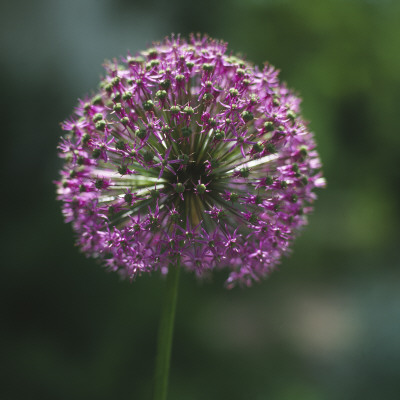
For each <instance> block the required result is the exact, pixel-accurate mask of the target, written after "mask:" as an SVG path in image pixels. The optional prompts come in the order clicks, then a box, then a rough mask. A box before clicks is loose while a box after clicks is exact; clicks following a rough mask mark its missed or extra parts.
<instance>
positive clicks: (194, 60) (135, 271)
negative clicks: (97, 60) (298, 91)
mask: <svg viewBox="0 0 400 400" xmlns="http://www.w3.org/2000/svg"><path fill="white" fill-rule="evenodd" d="M105 70H106V75H105V77H104V79H103V80H102V81H101V85H100V89H99V91H98V93H97V94H96V95H94V96H92V97H87V98H85V99H84V100H81V101H79V104H78V106H77V107H76V109H75V112H74V115H73V116H72V117H71V118H70V119H69V120H67V121H66V122H64V123H63V124H62V129H63V130H64V131H65V132H66V133H65V135H64V138H62V139H61V143H60V145H59V151H60V156H61V157H62V158H63V159H64V161H65V165H64V168H63V170H62V171H61V179H60V180H59V181H58V182H57V186H58V198H59V199H60V200H61V201H62V202H63V213H64V216H65V220H66V221H67V222H72V225H73V229H74V230H75V232H76V236H77V243H78V245H79V246H80V247H81V249H82V250H83V251H84V252H85V253H86V254H88V255H89V256H92V257H95V258H97V259H100V260H102V262H103V264H105V265H106V266H107V268H108V269H110V270H113V271H119V273H121V274H122V275H123V276H126V277H129V278H131V279H133V278H135V277H136V276H137V275H140V274H142V273H144V272H151V271H155V270H161V271H162V272H166V271H167V268H168V266H169V265H170V264H171V263H176V262H177V261H178V259H179V260H180V263H181V265H182V266H183V267H184V268H187V269H190V270H193V271H195V273H196V274H197V275H199V276H200V275H204V274H205V273H206V272H208V271H212V270H214V269H216V268H223V267H226V268H227V269H229V271H230V273H229V277H228V279H227V286H228V287H232V286H234V285H236V284H237V283H239V284H244V285H250V284H251V283H252V282H253V281H257V280H259V279H260V278H261V277H264V276H266V275H268V274H269V273H270V272H271V271H272V270H273V269H274V268H275V266H276V265H277V264H278V263H279V261H280V259H281V256H282V255H283V254H285V253H287V252H288V251H289V247H290V244H291V242H292V241H293V239H294V238H295V236H296V235H297V234H298V232H299V230H300V228H302V227H303V226H304V225H305V224H306V222H307V214H309V213H310V211H311V210H312V207H311V205H312V203H313V202H314V200H315V194H314V192H313V190H314V189H315V188H317V187H322V186H324V179H323V177H322V174H321V172H320V167H321V163H320V160H319V157H318V154H317V151H316V149H315V142H314V140H313V137H312V134H311V133H310V132H309V130H308V128H307V125H306V123H305V122H304V121H303V119H302V117H301V116H300V114H299V103H300V99H299V98H298V97H296V96H295V95H294V94H293V93H292V92H291V91H290V90H289V89H288V88H287V87H286V86H285V85H284V84H281V83H280V82H279V81H278V72H277V71H276V70H275V69H274V68H273V67H272V66H270V65H268V64H265V66H264V67H263V68H262V69H259V68H258V67H257V66H253V65H252V64H251V63H249V62H247V61H244V60H242V59H240V58H238V57H235V56H232V55H228V54H227V45H226V43H223V42H221V41H216V40H212V39H210V38H208V37H207V36H199V35H197V36H194V35H192V36H191V37H190V39H189V40H188V41H186V40H183V39H181V38H180V37H179V36H178V37H174V36H172V37H170V38H166V39H165V40H164V41H163V42H162V43H155V44H154V45H153V47H152V48H150V49H147V50H146V51H143V52H141V53H139V54H138V55H136V56H135V57H132V56H130V55H128V56H127V57H126V58H122V59H121V61H117V60H113V61H111V62H108V63H107V64H106V65H105Z"/></svg>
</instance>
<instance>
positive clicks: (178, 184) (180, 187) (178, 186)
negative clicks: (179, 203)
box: [175, 182, 185, 193]
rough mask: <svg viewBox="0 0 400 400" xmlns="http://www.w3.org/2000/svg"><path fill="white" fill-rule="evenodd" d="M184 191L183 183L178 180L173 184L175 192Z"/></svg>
mask: <svg viewBox="0 0 400 400" xmlns="http://www.w3.org/2000/svg"><path fill="white" fill-rule="evenodd" d="M184 191H185V185H184V184H183V183H180V182H178V183H177V184H176V185H175V192H176V193H183V192H184Z"/></svg>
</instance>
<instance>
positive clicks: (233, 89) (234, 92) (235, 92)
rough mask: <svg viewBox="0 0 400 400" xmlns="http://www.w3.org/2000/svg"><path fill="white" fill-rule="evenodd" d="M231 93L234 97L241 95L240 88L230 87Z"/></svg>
mask: <svg viewBox="0 0 400 400" xmlns="http://www.w3.org/2000/svg"><path fill="white" fill-rule="evenodd" d="M229 93H230V95H231V96H232V97H237V96H238V95H239V90H237V89H235V88H232V89H229Z"/></svg>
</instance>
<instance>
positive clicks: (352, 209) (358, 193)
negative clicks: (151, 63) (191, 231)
mask: <svg viewBox="0 0 400 400" xmlns="http://www.w3.org/2000/svg"><path fill="white" fill-rule="evenodd" d="M192 31H194V32H197V31H199V32H207V33H208V34H209V35H210V36H213V37H216V38H222V39H224V40H226V41H227V42H228V43H229V46H230V49H231V50H232V51H234V52H241V53H243V54H245V55H246V57H247V58H248V59H249V60H252V61H254V62H256V63H258V64H262V62H263V61H265V60H268V61H269V62H271V63H272V64H273V65H275V66H276V67H277V68H279V69H281V70H282V73H281V75H280V77H281V79H282V80H285V81H287V82H288V84H289V86H290V87H292V88H295V89H296V90H297V91H298V92H299V93H301V96H302V97H303V100H304V102H303V114H304V115H305V117H306V119H308V120H310V121H311V128H312V130H313V131H314V132H315V134H316V140H317V142H318V145H319V151H320V154H321V158H322V161H323V163H324V172H325V175H326V177H327V180H328V188H327V189H326V190H321V191H319V193H318V195H319V201H318V202H317V203H316V209H315V212H314V214H313V215H312V216H311V218H310V225H309V227H308V228H307V229H306V230H305V231H304V233H303V234H302V236H301V237H300V238H299V239H298V240H297V241H296V243H295V245H294V252H293V255H292V256H291V257H290V258H288V259H285V260H284V261H283V263H282V265H281V268H280V271H278V272H275V273H274V274H273V275H271V277H270V278H269V279H268V280H266V281H264V282H262V283H261V284H258V285H255V286H254V287H253V288H252V289H245V290H241V289H235V290H233V291H227V290H225V289H224V288H223V281H224V278H225V276H226V275H225V274H224V273H219V274H216V275H215V276H214V279H213V281H212V282H203V283H201V282H200V283H199V282H197V281H196V280H195V279H194V276H192V275H191V274H184V275H183V277H182V281H181V287H180V294H179V303H178V310H177V320H176V330H175V341H174V348H173V360H172V369H171V379H170V397H169V398H170V399H174V400H183V399H185V400H200V399H201V400H202V399H209V400H216V399H229V400H242V399H246V400H264V399H268V400H303V399H304V400H328V399H341V400H347V399H349V400H350V399H351V400H356V399H357V400H358V399H360V400H361V399H362V400H368V399H374V400H375V399H385V400H391V399H393V400H395V399H396V400H397V399H399V398H400V290H399V289H400V270H399V266H400V265H399V264H400V256H399V248H398V244H399V237H400V235H399V220H400V218H399V217H400V215H399V214H400V212H399V205H400V186H399V185H400V179H399V173H400V168H399V167H400V163H399V160H400V157H399V148H400V132H399V128H398V126H399V124H398V116H399V106H400V2H396V1H389V0H386V1H385V0H381V1H378V0H348V1H345V0H337V1H311V0H306V1H304V0H303V1H295V0H293V1H273V0H270V1H262V0H247V1H244V0H240V1H239V0H237V1H224V0H219V1H210V0H203V1H198V2H189V1H184V0H181V1H169V2H167V1H161V0H158V1H157V0H147V1H145V2H135V1H128V0H119V1H111V0H97V1H96V0H85V1H78V0H73V1H72V0H70V1H61V0H47V1H45V0H36V1H34V2H33V1H28V0H25V1H15V2H2V5H1V6H0V33H1V34H0V48H1V61H0V71H1V73H0V87H1V89H2V93H3V94H2V96H1V97H0V101H1V131H2V138H3V139H2V140H3V145H2V150H3V151H2V162H3V164H4V165H3V167H2V172H3V174H2V175H3V176H2V179H1V185H0V187H1V193H2V195H1V197H2V202H3V206H2V207H1V209H2V213H3V217H2V220H1V226H2V229H1V235H2V237H1V245H2V247H3V250H2V252H1V254H2V261H1V264H2V267H1V276H2V277H1V280H0V307H1V330H0V343H1V349H0V350H1V356H0V366H1V373H0V398H1V399H2V400H19V399H24V400H26V399H33V400H36V399H40V400H47V399H61V400H64V399H74V400H80V399H82V400H83V399H85V400H87V399H98V400H102V399H145V400H146V399H150V398H151V388H152V376H153V365H154V358H155V341H156V331H157V325H158V318H159V314H160V306H161V302H162V293H163V287H164V282H163V281H162V280H161V279H160V278H159V276H158V275H157V274H154V276H152V277H143V278H140V279H138V280H137V281H136V282H135V283H133V284H129V283H128V282H121V281H120V280H119V278H118V277H117V275H116V274H107V273H106V272H105V271H104V270H103V269H102V268H100V267H99V266H98V265H97V264H96V263H95V262H94V261H93V260H90V259H86V258H85V257H84V256H83V255H82V254H81V253H79V251H78V249H77V248H76V247H74V240H73V235H72V231H71V227H70V226H68V225H65V224H64V223H63V220H62V216H61V212H60V204H59V203H57V202H56V200H55V187H54V185H53V183H52V181H53V180H55V179H57V177H58V169H59V168H60V165H61V164H60V161H59V160H58V159H57V155H56V153H57V152H56V146H57V143H58V140H59V137H60V135H61V130H60V126H59V123H60V121H62V120H64V119H65V118H67V117H68V116H69V114H70V113H71V112H72V108H73V107H74V106H75V104H76V102H77V98H78V97H82V96H84V95H85V93H90V92H91V90H92V89H94V88H96V87H97V83H98V81H99V77H100V75H101V74H102V67H101V64H102V62H103V60H104V59H106V58H111V57H115V56H119V55H125V54H126V52H127V50H128V49H129V50H131V51H132V52H136V51H138V50H140V49H144V48H145V47H146V46H148V45H150V43H151V41H153V40H160V39H162V38H163V37H164V36H166V35H169V34H170V33H171V32H176V33H179V32H180V33H182V34H183V35H188V34H189V33H190V32H192Z"/></svg>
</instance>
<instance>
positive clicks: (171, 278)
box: [154, 261, 180, 400]
mask: <svg viewBox="0 0 400 400" xmlns="http://www.w3.org/2000/svg"><path fill="white" fill-rule="evenodd" d="M179 274H180V265H179V261H178V263H177V265H172V264H170V265H169V268H168V274H167V281H166V288H165V297H164V304H163V310H162V314H161V320H160V326H159V331H158V343H157V357H156V369H155V376H154V400H166V398H167V390H168V376H169V366H170V360H171V348H172V338H173V333H174V320H175V310H176V303H177V298H178V286H179Z"/></svg>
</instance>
